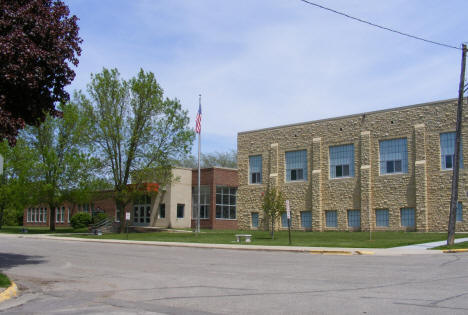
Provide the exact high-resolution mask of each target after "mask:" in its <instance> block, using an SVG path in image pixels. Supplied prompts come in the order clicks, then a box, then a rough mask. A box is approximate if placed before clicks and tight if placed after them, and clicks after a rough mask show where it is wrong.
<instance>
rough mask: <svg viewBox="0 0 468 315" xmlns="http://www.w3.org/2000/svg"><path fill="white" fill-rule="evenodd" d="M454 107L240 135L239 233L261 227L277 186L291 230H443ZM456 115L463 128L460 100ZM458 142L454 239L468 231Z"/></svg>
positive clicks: (438, 105) (423, 107)
mask: <svg viewBox="0 0 468 315" xmlns="http://www.w3.org/2000/svg"><path fill="white" fill-rule="evenodd" d="M456 108H457V100H453V99H452V100H444V101H439V102H432V103H426V104H418V105H412V106H405V107H399V108H393V109H389V110H380V111H375V112H368V113H362V114H356V115H350V116H345V117H338V118H332V119H324V120H318V121H312V122H305V123H298V124H293V125H287V126H279V127H272V128H266V129H260V130H255V131H246V132H240V133H239V134H238V137H237V146H238V168H239V188H238V194H237V213H238V216H237V222H238V226H239V228H240V229H257V228H258V229H260V228H264V227H265V225H266V224H268V222H267V220H265V218H264V216H263V211H262V198H263V193H264V192H265V191H266V190H267V188H268V187H269V186H275V187H277V188H278V189H279V190H280V191H281V192H282V193H283V196H284V197H285V199H287V200H289V201H290V205H291V211H292V220H291V221H292V228H294V229H297V230H300V229H304V230H313V231H327V230H340V231H355V230H369V229H370V230H383V231H386V230H414V231H447V225H448V216H449V208H450V195H451V178H452V169H453V155H454V148H455V122H456ZM463 112H464V115H463V122H462V124H463V126H466V125H467V122H468V108H467V105H466V100H465V104H464V106H463ZM461 140H462V143H461V153H462V154H461V158H460V161H461V169H460V180H459V195H458V201H459V203H458V207H457V222H456V230H457V231H468V216H467V214H466V208H467V206H468V197H467V191H468V186H467V184H468V172H467V169H466V168H464V167H463V161H468V156H467V155H466V152H465V150H464V148H468V136H467V128H466V127H462V137H461ZM286 222H287V221H286V215H285V214H284V215H283V217H282V218H281V220H279V222H278V226H279V227H280V228H286V226H287V223H286Z"/></svg>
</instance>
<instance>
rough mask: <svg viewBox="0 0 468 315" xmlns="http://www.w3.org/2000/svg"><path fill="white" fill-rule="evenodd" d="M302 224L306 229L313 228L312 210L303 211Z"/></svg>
mask: <svg viewBox="0 0 468 315" xmlns="http://www.w3.org/2000/svg"><path fill="white" fill-rule="evenodd" d="M301 226H302V227H303V228H305V229H310V228H312V211H301Z"/></svg>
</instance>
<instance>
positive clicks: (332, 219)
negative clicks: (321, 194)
mask: <svg viewBox="0 0 468 315" xmlns="http://www.w3.org/2000/svg"><path fill="white" fill-rule="evenodd" d="M325 218H326V225H327V227H337V226H338V222H337V221H338V220H337V218H336V210H332V211H326V212H325Z"/></svg>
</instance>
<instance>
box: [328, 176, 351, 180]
mask: <svg viewBox="0 0 468 315" xmlns="http://www.w3.org/2000/svg"><path fill="white" fill-rule="evenodd" d="M354 178H355V177H354V176H342V177H330V178H329V180H340V179H354Z"/></svg>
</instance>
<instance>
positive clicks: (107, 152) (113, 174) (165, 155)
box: [77, 68, 195, 233]
mask: <svg viewBox="0 0 468 315" xmlns="http://www.w3.org/2000/svg"><path fill="white" fill-rule="evenodd" d="M88 93H89V97H87V96H85V95H84V94H82V93H80V94H79V95H77V96H78V97H79V99H80V102H81V104H82V106H83V107H84V109H85V111H86V113H87V116H88V117H89V118H90V124H89V137H90V142H91V143H92V144H93V146H92V149H93V150H94V152H95V153H96V156H97V157H99V159H100V160H101V162H102V163H103V165H105V166H106V170H107V171H108V174H110V179H111V181H112V183H113V187H114V199H115V203H116V208H117V212H118V213H119V217H120V222H124V219H125V214H124V209H125V206H126V205H127V204H128V203H130V202H131V201H132V200H133V199H134V198H135V194H138V193H140V192H141V189H142V188H140V187H142V184H143V183H144V181H156V182H158V183H159V184H160V185H161V186H164V185H165V184H166V182H167V181H168V180H170V178H171V177H170V176H167V174H169V173H170V172H169V171H170V169H171V161H173V160H176V159H181V158H183V157H184V156H186V155H187V154H188V152H190V149H191V145H192V143H193V140H194V138H195V134H194V132H193V130H192V129H190V128H189V127H188V124H189V118H188V115H187V111H186V110H183V109H182V106H181V104H180V103H179V101H178V100H177V99H169V98H164V97H163V90H162V89H161V87H160V86H159V84H158V83H157V81H156V79H155V77H154V74H153V73H151V72H145V71H143V70H142V69H141V70H140V71H139V73H138V74H137V75H136V77H133V78H131V79H130V80H128V81H126V80H123V79H121V78H120V74H119V72H118V70H117V69H111V70H108V69H105V68H104V69H103V70H102V72H101V73H98V74H95V75H92V76H91V83H90V84H88ZM151 170H153V171H151ZM161 174H165V175H164V176H160V175H161ZM130 182H131V183H132V184H133V185H129V184H130ZM140 185H141V186H140ZM139 186H140V187H139ZM120 231H121V233H123V232H124V224H121V226H120Z"/></svg>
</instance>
